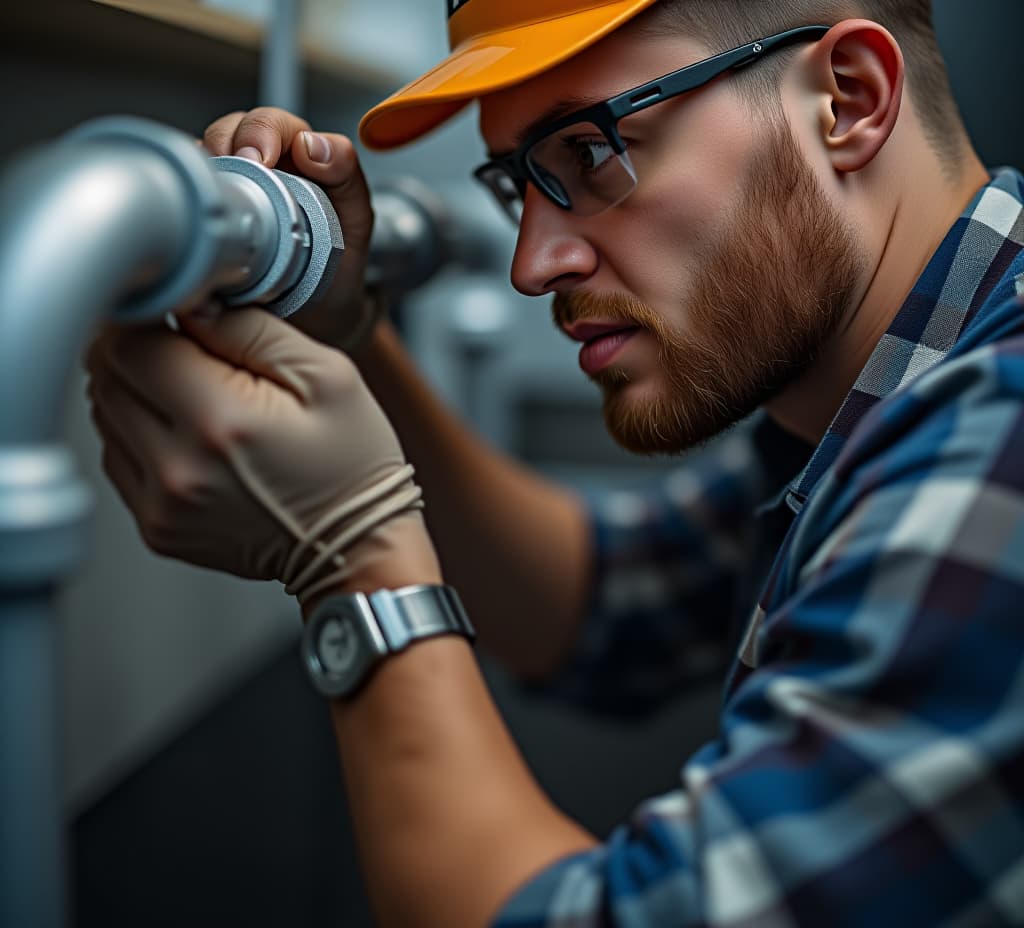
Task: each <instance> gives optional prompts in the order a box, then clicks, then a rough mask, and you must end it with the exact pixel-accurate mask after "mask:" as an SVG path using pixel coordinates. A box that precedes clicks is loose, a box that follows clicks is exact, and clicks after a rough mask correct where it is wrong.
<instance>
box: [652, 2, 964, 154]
mask: <svg viewBox="0 0 1024 928" xmlns="http://www.w3.org/2000/svg"><path fill="white" fill-rule="evenodd" d="M850 17H864V18H865V19H870V20H872V21H873V22H877V23H878V24H879V25H881V26H884V27H885V28H886V29H888V30H889V31H890V32H891V33H892V34H893V36H894V37H895V38H896V41H897V42H899V44H900V48H902V49H903V56H904V58H905V59H906V62H907V89H908V91H909V93H910V94H911V95H912V97H913V99H914V104H915V106H916V108H917V111H918V113H919V114H920V117H921V121H922V123H923V125H924V130H925V133H926V136H927V138H928V141H929V142H930V144H931V146H932V148H933V149H934V150H935V152H936V153H937V154H938V156H939V158H940V160H941V161H942V164H943V166H944V168H945V169H946V170H947V171H951V172H955V171H956V170H957V169H958V168H959V167H960V166H961V165H962V163H963V155H964V150H965V142H966V138H967V136H966V131H965V129H964V125H963V122H962V120H961V117H960V112H959V110H958V109H957V105H956V101H955V100H954V98H953V91H952V89H951V87H950V84H949V76H948V74H947V72H946V63H945V60H944V59H943V57H942V52H941V50H940V49H939V43H938V39H937V37H936V35H935V25H934V23H933V21H932V4H931V0H659V2H658V3H655V4H654V6H653V7H651V9H650V10H649V11H648V12H647V13H645V14H644V15H643V17H642V19H641V20H640V22H639V23H638V25H640V26H641V27H642V28H649V29H653V30H654V31H656V32H659V33H664V32H665V31H666V30H667V29H671V30H673V31H682V32H686V33H688V34H690V35H693V36H695V37H696V38H698V39H701V40H702V41H703V42H704V43H705V44H707V45H708V46H710V47H711V48H712V49H713V50H714V51H725V50H726V49H728V48H733V47H736V46H739V45H744V44H745V43H747V42H750V41H752V40H754V39H757V38H763V37H765V36H768V35H771V34H773V33H776V32H782V31H784V30H786V29H792V28H795V27H797V26H808V25H818V24H821V25H832V24H834V23H837V22H840V21H841V20H843V19H848V18H850ZM785 58H786V56H785V54H783V55H781V56H780V58H779V63H778V64H777V65H776V66H775V67H774V68H772V67H758V68H750V69H748V70H746V71H743V72H740V74H741V75H742V78H741V79H742V80H744V81H745V82H746V83H747V85H748V86H750V87H752V88H756V89H759V90H762V91H768V92H772V91H774V92H777V91H778V87H779V77H780V76H781V74H782V65H783V64H784V62H785Z"/></svg>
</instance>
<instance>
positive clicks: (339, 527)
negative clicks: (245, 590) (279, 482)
mask: <svg viewBox="0 0 1024 928" xmlns="http://www.w3.org/2000/svg"><path fill="white" fill-rule="evenodd" d="M413 473H414V470H413V468H412V466H411V465H406V466H405V467H402V468H401V469H399V470H397V471H395V472H394V473H392V474H390V475H389V476H387V477H385V478H383V479H382V480H379V481H378V482H377V483H375V484H373V485H372V486H370V487H368V488H367V489H365V490H363V491H362V492H361V493H359V494H358V495H357V496H355V497H352V498H351V499H347V500H345V501H344V502H343V503H341V504H340V505H338V506H337V507H336V508H335V509H333V510H331V511H330V512H328V513H327V514H326V515H324V516H323V517H322V518H321V519H320V520H319V521H318V522H317V523H316V524H315V525H314V526H313V527H312V528H311V529H310V530H309V531H308V532H307V533H305V537H304V540H302V541H299V542H298V543H297V544H296V545H295V548H294V549H293V550H292V553H291V556H290V557H289V558H288V562H287V564H286V565H285V568H284V571H283V575H282V579H283V580H284V582H285V584H286V586H285V592H286V593H288V594H289V595H290V596H295V597H296V598H297V599H298V600H299V602H300V603H302V604H303V605H305V603H306V602H307V601H308V600H309V599H310V598H311V597H313V596H315V595H316V594H317V593H319V592H321V591H322V590H324V589H327V588H328V587H331V586H335V585H337V584H339V583H340V582H342V581H344V580H345V579H346V578H347V576H348V565H347V563H346V559H345V557H344V556H343V552H344V551H345V550H346V549H348V548H350V547H352V545H354V544H356V543H357V542H359V541H360V540H361V539H362V538H364V537H365V536H366V535H368V534H369V533H370V532H372V531H373V530H374V529H375V528H377V527H379V526H380V525H382V524H383V523H385V522H387V521H388V520H390V519H392V518H394V517H395V516H397V515H399V514H400V513H403V512H408V511H410V510H415V509H422V508H423V499H422V496H423V493H422V490H421V489H420V487H419V486H418V485H417V484H416V483H415V482H414V481H413V479H412V477H413Z"/></svg>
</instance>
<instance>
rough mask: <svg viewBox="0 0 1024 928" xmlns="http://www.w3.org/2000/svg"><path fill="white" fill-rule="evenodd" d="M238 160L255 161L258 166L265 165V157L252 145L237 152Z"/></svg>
mask: <svg viewBox="0 0 1024 928" xmlns="http://www.w3.org/2000/svg"><path fill="white" fill-rule="evenodd" d="M235 157H236V158H246V159H248V160H249V161H255V162H257V163H258V164H263V155H262V154H260V150H259V149H258V148H253V147H252V146H251V145H246V146H245V148H239V149H238V151H236V152H235Z"/></svg>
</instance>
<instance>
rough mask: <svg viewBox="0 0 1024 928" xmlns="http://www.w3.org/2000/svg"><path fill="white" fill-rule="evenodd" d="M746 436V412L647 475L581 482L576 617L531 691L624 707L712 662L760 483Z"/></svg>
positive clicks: (722, 642) (712, 670)
mask: <svg viewBox="0 0 1024 928" xmlns="http://www.w3.org/2000/svg"><path fill="white" fill-rule="evenodd" d="M757 438H758V435H757V428H755V423H747V424H745V425H744V426H743V427H741V428H738V429H736V430H735V431H733V432H731V433H729V434H728V435H727V436H726V437H725V438H724V439H723V440H721V441H719V442H718V443H716V444H714V445H712V446H710V447H708V448H707V449H706V450H705V451H704V452H702V453H699V454H697V455H695V456H693V457H692V458H690V459H688V460H687V461H686V463H685V464H684V465H683V466H681V467H679V468H677V469H674V470H673V471H672V472H671V473H669V474H668V475H667V476H666V477H664V478H662V479H661V480H660V481H659V482H658V483H657V484H656V485H654V486H652V487H647V488H644V489H642V490H615V491H611V492H608V491H602V492H596V491H595V492H589V493H584V494H583V497H584V500H585V503H586V505H587V509H588V513H589V517H590V521H591V535H592V539H593V541H592V550H593V552H594V562H593V580H592V584H591V599H590V605H589V608H588V613H587V619H586V621H585V623H584V625H583V629H582V633H581V636H580V639H579V640H578V642H577V644H576V647H575V649H574V651H573V652H572V654H571V655H570V658H569V659H568V660H567V662H566V663H565V664H564V665H563V667H562V668H561V669H560V670H559V672H558V673H557V674H556V675H555V676H554V677H553V678H551V679H549V680H545V681H543V682H541V683H540V684H532V685H530V686H529V687H527V688H528V689H529V690H530V691H531V692H534V693H536V694H538V695H542V696H544V697H551V698H555V699H559V700H563V701H566V702H568V703H571V704H572V705H574V706H576V707H579V708H582V709H584V710H586V711H588V712H591V713H596V714H601V715H606V716H618V717H629V716H636V715H642V714H645V713H647V712H649V711H650V710H652V709H654V708H657V707H660V706H661V705H663V704H664V702H665V701H666V699H667V698H668V697H670V696H678V695H679V694H680V692H681V690H682V688H683V687H685V686H687V685H695V684H697V683H700V682H702V681H703V680H705V679H707V678H708V677H710V676H714V675H718V674H720V673H721V671H722V669H723V667H724V665H725V663H726V661H727V657H728V655H727V648H726V643H727V640H728V636H729V633H730V630H731V627H730V620H731V617H732V616H731V613H732V610H733V603H734V600H735V593H736V587H737V576H738V573H739V572H740V571H741V570H742V569H743V568H744V566H745V565H746V563H747V559H748V558H747V554H748V542H749V533H750V528H751V522H752V518H753V512H754V510H755V508H756V506H757V504H758V503H759V502H761V500H762V499H763V498H764V496H765V495H767V494H768V492H769V491H770V483H771V480H770V478H769V476H768V474H767V472H766V467H765V465H764V462H763V455H762V453H761V449H760V448H759V443H758V440H757ZM797 470H799V468H796V469H795V470H794V471H793V473H795V472H796V471H797ZM789 476H792V474H787V477H789Z"/></svg>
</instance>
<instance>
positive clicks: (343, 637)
mask: <svg viewBox="0 0 1024 928" xmlns="http://www.w3.org/2000/svg"><path fill="white" fill-rule="evenodd" d="M452 634H454V635H462V636H463V637H465V638H468V639H469V640H470V641H473V640H474V638H475V637H476V633H475V632H474V631H473V626H472V625H471V624H470V622H469V618H468V617H467V616H466V612H465V610H464V609H463V608H462V603H461V602H460V601H459V597H458V594H457V593H456V592H455V590H454V589H452V587H450V586H426V585H424V586H407V587H403V588H402V589H400V590H378V591H377V592H376V593H370V594H369V595H367V594H365V593H349V594H340V595H336V596H330V597H328V598H327V599H325V600H324V601H323V602H322V603H320V604H319V605H318V606H317V607H316V609H315V610H314V611H313V615H312V616H310V619H309V621H308V622H307V623H306V628H305V630H304V631H303V633H302V659H303V663H304V664H305V665H306V671H307V673H308V674H309V677H310V679H311V680H312V682H313V686H314V687H316V689H317V690H319V691H320V692H321V693H322V694H323V695H324V696H329V697H332V698H344V697H347V696H351V695H352V694H353V693H354V692H355V691H356V690H357V689H358V688H359V687H360V686H361V685H362V683H363V682H364V681H365V680H366V679H367V677H368V676H369V675H370V673H371V671H372V670H373V669H374V668H375V667H376V666H377V664H379V663H380V662H381V661H383V660H384V659H385V658H386V657H388V656H389V655H391V654H397V653H398V652H399V651H403V650H404V649H405V648H407V647H408V646H409V645H410V644H412V643H413V642H416V641H419V640H421V639H423V638H433V637H434V636H435V635H452Z"/></svg>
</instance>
